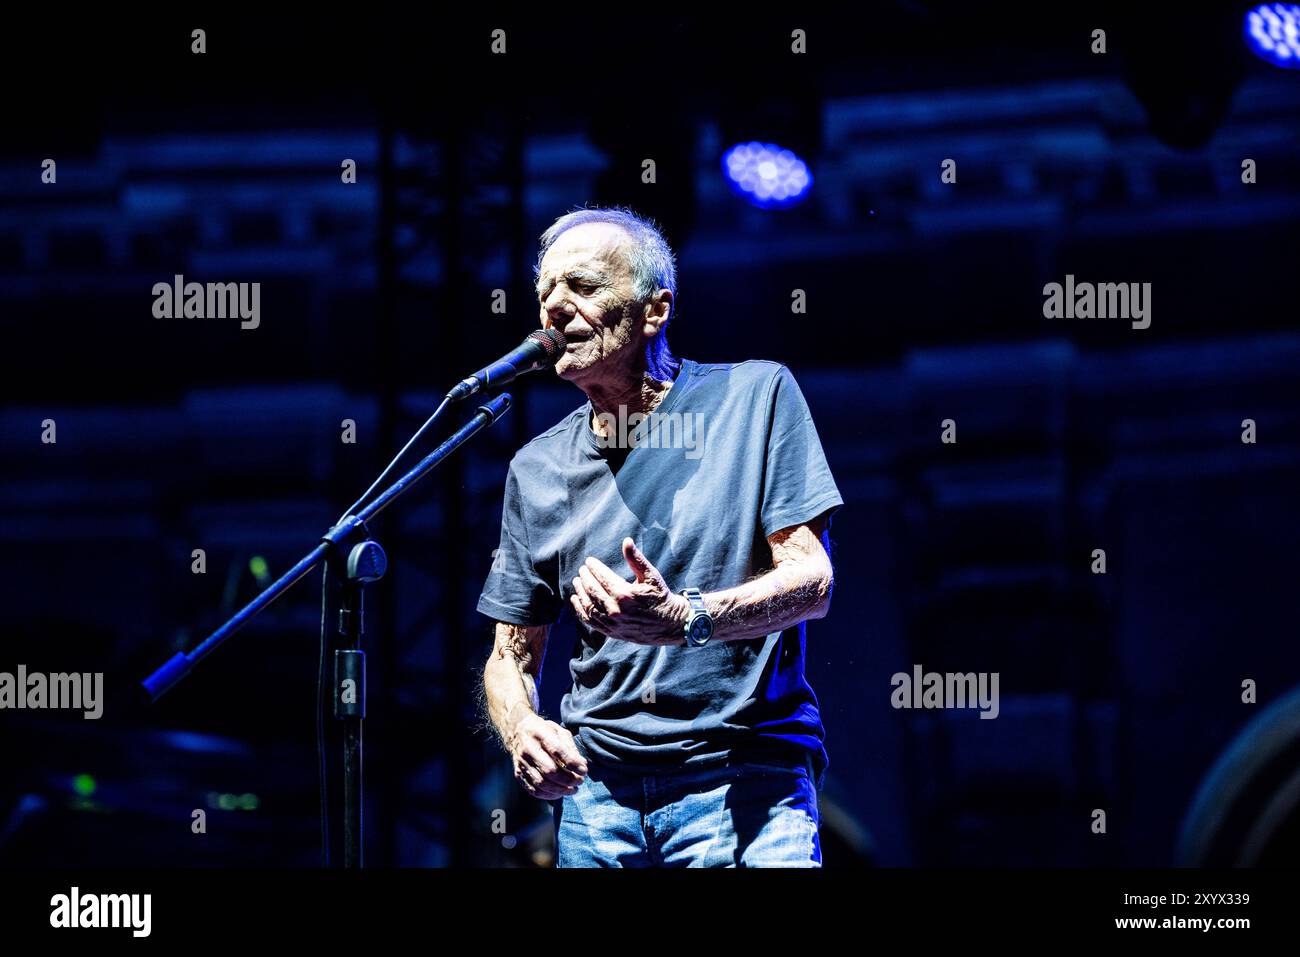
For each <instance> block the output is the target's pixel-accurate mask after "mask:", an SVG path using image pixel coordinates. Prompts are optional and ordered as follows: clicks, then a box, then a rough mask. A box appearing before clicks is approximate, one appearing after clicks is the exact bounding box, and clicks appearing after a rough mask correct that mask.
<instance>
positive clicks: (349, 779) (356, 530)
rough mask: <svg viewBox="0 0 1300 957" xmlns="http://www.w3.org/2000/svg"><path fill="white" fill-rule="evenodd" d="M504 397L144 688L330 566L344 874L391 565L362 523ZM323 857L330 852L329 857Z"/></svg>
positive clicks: (163, 680)
mask: <svg viewBox="0 0 1300 957" xmlns="http://www.w3.org/2000/svg"><path fill="white" fill-rule="evenodd" d="M511 401H512V400H511V398H510V395H509V393H504V392H503V393H502V394H501V395H498V396H496V397H495V398H493V399H491V400H489V401H487V402H485V403H483V405H480V406H479V407H478V411H477V412H476V413H475V415H474V417H473V418H472V419H470V420H469V421H468V422H466V423H465V424H464V425H463V426H461V427H460V428H459V429H458V430H457V431H456V432H455V433H454V434H453V435H452V436H451V438H449V439H447V440H446V441H445V442H443V443H442V444H441V445H439V446H438V447H437V448H436V449H434V450H433V451H432V452H430V453H429V454H428V455H426V456H425V457H424V458H423V459H421V460H420V461H419V462H418V463H417V464H416V465H415V467H414V468H412V469H411V470H410V471H409V472H407V473H406V474H405V475H403V476H402V477H401V478H399V479H398V480H397V481H395V482H394V483H393V484H392V485H390V486H389V487H388V488H387V489H385V490H384V492H383V493H382V494H380V495H379V497H378V498H376V499H374V500H373V501H372V502H371V503H370V504H369V505H367V506H365V508H362V509H361V510H360V511H358V512H357V513H356V514H352V515H346V516H344V517H343V519H341V520H340V521H339V523H338V524H337V525H335V526H334V527H332V528H331V529H330V530H329V531H327V532H326V533H325V534H324V535H323V536H322V537H321V540H320V543H319V544H318V545H316V547H315V548H313V549H312V550H311V551H310V552H308V553H307V554H306V555H304V556H303V557H302V558H301V559H300V560H299V561H298V563H297V564H295V565H294V566H293V567H292V568H290V569H289V570H288V571H286V572H285V573H284V574H283V575H281V576H280V577H279V578H277V579H276V580H275V581H274V582H272V583H271V584H270V585H269V586H268V587H267V588H266V590H264V591H263V592H262V593H261V594H260V595H258V596H257V597H256V598H254V599H253V600H252V601H250V602H249V603H248V604H247V605H245V606H244V607H243V608H241V609H240V610H239V611H237V612H236V613H235V614H234V615H232V616H231V617H230V619H229V620H227V621H226V623H225V624H223V625H222V626H221V627H220V628H218V629H217V630H216V631H214V632H213V633H212V634H210V635H209V636H208V637H207V638H206V639H204V640H203V642H202V643H201V644H200V645H199V646H198V647H197V648H195V649H194V650H193V651H191V652H188V653H186V652H177V653H176V654H175V655H174V656H173V657H172V658H171V660H169V661H168V662H166V663H165V664H164V665H162V666H161V667H160V668H158V669H157V670H156V671H154V672H153V673H152V674H151V675H149V677H147V678H146V679H145V680H144V682H143V684H144V688H145V691H147V692H148V693H149V697H150V699H151V700H153V701H157V700H158V699H159V698H160V697H162V695H163V694H165V693H166V692H167V691H168V690H169V689H171V688H173V687H175V685H176V684H177V683H178V682H180V681H181V680H182V679H183V678H184V677H185V676H186V675H188V674H189V673H190V671H191V670H192V669H193V668H194V666H195V665H196V664H198V663H199V662H200V661H202V660H203V659H204V658H206V657H207V656H208V655H210V654H212V652H213V651H215V650H216V649H217V647H218V646H220V645H221V643H222V642H224V641H225V640H226V639H227V638H229V637H230V636H231V635H233V634H234V633H235V632H236V631H238V630H239V629H240V628H242V627H243V626H244V625H246V624H247V623H248V622H249V620H250V619H252V618H253V616H255V615H257V614H258V613H259V612H261V611H262V610H263V609H265V608H266V607H267V606H268V605H270V604H271V602H273V601H275V600H276V599H277V598H279V597H280V596H281V595H283V594H284V593H285V592H286V591H288V590H289V589H290V588H292V587H293V586H294V585H295V584H296V583H297V582H299V581H301V580H302V579H303V578H304V577H305V576H306V575H308V574H309V573H310V572H311V571H312V569H314V568H315V567H316V566H317V565H319V564H320V563H321V562H322V561H329V562H330V563H331V564H335V565H336V566H337V567H338V568H339V569H340V570H341V571H342V573H343V598H342V601H341V602H340V608H339V617H338V629H339V634H340V635H341V636H342V639H343V640H342V642H341V645H342V647H339V648H336V649H335V651H334V716H335V718H337V719H339V720H340V721H342V722H343V741H342V748H343V866H344V867H347V868H355V867H360V866H361V864H362V840H361V808H362V746H361V745H362V723H363V722H364V720H365V717H366V654H365V652H364V651H363V650H362V649H361V643H362V640H363V639H364V637H365V622H364V616H365V589H366V587H367V586H369V585H371V584H373V583H374V582H377V581H378V580H379V579H380V578H382V577H383V576H384V572H385V571H386V570H387V568H388V557H387V555H386V554H385V552H384V549H383V547H382V546H381V545H380V544H379V543H378V542H377V541H375V540H374V539H373V538H372V537H371V536H370V530H369V529H368V528H367V527H366V522H368V521H369V520H370V519H372V518H374V517H375V516H376V515H378V514H379V513H380V512H382V511H383V510H384V509H385V508H387V507H388V506H389V505H391V504H392V503H393V502H394V501H395V500H396V499H397V497H398V496H399V495H401V494H402V493H403V492H405V491H406V490H407V489H409V488H410V487H411V486H412V485H414V484H415V483H416V482H418V481H419V480H420V479H422V478H423V477H424V476H425V475H427V474H428V473H429V472H431V471H432V470H433V469H435V468H436V467H437V466H438V465H439V464H440V463H441V462H442V461H443V459H445V458H447V456H449V455H451V453H453V452H455V451H456V450H457V449H458V448H460V447H461V446H462V445H464V444H465V443H466V442H468V441H469V440H470V439H471V438H473V436H474V435H476V434H477V433H478V432H480V431H482V430H483V429H484V428H486V427H488V426H490V425H492V424H493V423H495V422H496V421H497V419H499V418H501V416H502V415H504V414H505V413H506V411H507V410H508V409H509V408H510V403H511ZM327 850H328V849H327Z"/></svg>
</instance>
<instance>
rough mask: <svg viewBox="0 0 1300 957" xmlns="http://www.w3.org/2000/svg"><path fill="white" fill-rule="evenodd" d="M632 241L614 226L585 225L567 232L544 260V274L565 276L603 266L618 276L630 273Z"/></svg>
mask: <svg viewBox="0 0 1300 957" xmlns="http://www.w3.org/2000/svg"><path fill="white" fill-rule="evenodd" d="M630 241H631V237H630V236H628V234H627V233H626V232H624V231H623V230H622V229H620V228H619V227H617V226H615V225H613V224H612V223H583V224H582V225H580V226H574V227H573V228H572V229H566V230H565V231H564V232H562V233H561V234H560V235H559V238H557V239H556V240H555V243H554V245H552V246H551V248H550V249H548V250H547V251H546V255H545V256H543V257H542V265H541V274H542V275H550V274H554V273H560V272H563V271H564V270H566V269H571V268H573V267H575V266H583V265H586V266H598V267H600V266H603V267H604V268H605V270H606V271H607V272H609V273H610V274H612V275H617V274H619V273H622V272H626V271H628V269H629V266H628V259H627V246H628V243H629V242H630Z"/></svg>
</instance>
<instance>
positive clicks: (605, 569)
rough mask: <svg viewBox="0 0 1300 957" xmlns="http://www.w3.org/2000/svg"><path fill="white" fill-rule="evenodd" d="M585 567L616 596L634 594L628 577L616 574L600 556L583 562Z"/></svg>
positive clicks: (606, 589) (624, 596) (627, 596)
mask: <svg viewBox="0 0 1300 957" xmlns="http://www.w3.org/2000/svg"><path fill="white" fill-rule="evenodd" d="M582 567H583V568H585V569H587V570H588V571H589V572H591V575H592V577H593V578H595V579H596V580H597V581H598V582H600V585H601V587H602V588H604V589H605V591H607V592H609V594H611V595H613V596H614V597H615V598H629V597H631V596H632V594H633V591H632V586H631V583H630V582H628V580H627V579H626V578H622V577H620V576H618V575H615V574H614V570H613V569H612V568H610V567H609V566H608V565H606V564H605V563H604V562H602V561H601V560H600V559H599V558H588V559H587V561H586V562H585V563H584V564H583V566H582Z"/></svg>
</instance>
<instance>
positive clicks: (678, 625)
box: [569, 538, 691, 645]
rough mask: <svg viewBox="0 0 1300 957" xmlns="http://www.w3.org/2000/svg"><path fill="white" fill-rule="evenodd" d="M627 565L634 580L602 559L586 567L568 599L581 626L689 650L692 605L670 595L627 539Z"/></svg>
mask: <svg viewBox="0 0 1300 957" xmlns="http://www.w3.org/2000/svg"><path fill="white" fill-rule="evenodd" d="M623 559H624V560H625V561H626V562H627V564H628V567H630V568H631V569H632V573H633V574H634V575H635V576H636V578H635V580H633V581H630V582H629V581H626V580H624V579H622V578H620V577H619V576H618V575H615V574H614V573H613V572H612V571H610V569H609V566H608V565H606V564H605V563H604V562H602V561H600V559H598V558H588V559H587V560H586V562H584V563H583V566H582V569H581V571H580V572H579V573H578V577H577V578H575V579H574V580H573V589H574V594H573V596H572V597H571V598H570V599H569V602H570V604H572V605H573V611H574V613H575V614H576V615H577V616H578V618H579V620H581V621H582V622H583V624H585V625H587V626H588V627H590V628H592V629H593V630H595V631H598V632H600V633H601V634H602V635H606V636H608V637H610V638H618V639H619V640H621V641H631V642H635V643H636V644H638V645H680V644H684V643H685V634H684V632H683V630H682V629H683V626H684V625H685V624H686V619H687V618H688V617H690V611H691V608H690V603H689V602H688V601H687V600H686V599H685V598H684V597H683V596H681V595H677V594H674V593H673V592H672V591H670V590H669V588H668V583H667V582H666V581H664V576H663V575H661V574H659V569H657V568H655V567H654V566H653V565H651V564H650V562H649V561H648V560H647V559H646V557H645V556H644V555H643V554H641V549H639V548H637V547H636V542H634V541H632V539H630V538H625V539H623Z"/></svg>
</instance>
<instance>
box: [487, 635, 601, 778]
mask: <svg viewBox="0 0 1300 957" xmlns="http://www.w3.org/2000/svg"><path fill="white" fill-rule="evenodd" d="M549 634H550V626H549V625H538V626H529V625H509V624H506V623H504V622H497V623H496V637H495V640H494V641H493V645H492V654H491V655H489V656H488V660H487V664H486V665H484V666H483V690H484V694H485V697H486V699H487V711H488V718H489V720H491V722H492V726H493V727H494V728H495V729H496V732H497V735H498V736H499V737H500V738H501V743H502V744H503V745H504V746H505V749H506V751H508V752H509V753H510V757H511V760H512V762H513V764H514V771H515V778H516V780H518V781H519V783H520V785H521V786H522V787H523V788H524V790H526V791H527V792H528V793H529V794H531V795H533V796H534V797H537V798H541V799H542V800H545V801H550V800H553V799H555V798H558V797H562V796H564V795H565V794H572V793H573V792H574V791H576V790H577V786H578V784H580V783H581V782H582V778H583V775H585V774H586V773H587V763H586V762H585V761H584V760H583V759H582V755H581V754H579V753H578V747H577V744H576V743H575V742H574V740H573V735H571V734H570V733H569V732H568V731H567V730H566V729H565V728H563V727H562V726H560V725H558V724H556V723H555V722H553V721H547V720H546V719H545V718H543V717H542V716H541V715H540V714H538V711H539V710H540V707H541V706H540V702H539V698H538V694H537V681H538V678H539V677H540V675H541V669H542V655H543V653H544V652H545V650H546V639H547V637H548V635H549Z"/></svg>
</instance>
